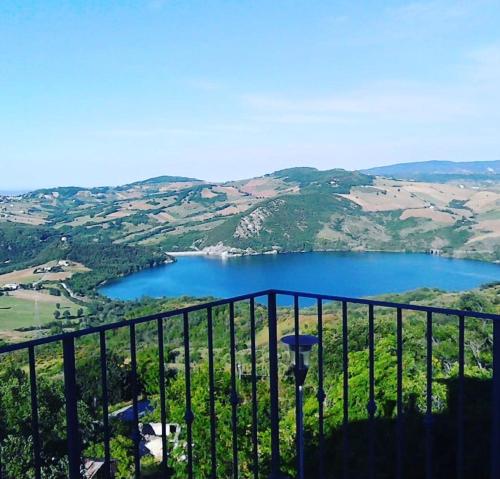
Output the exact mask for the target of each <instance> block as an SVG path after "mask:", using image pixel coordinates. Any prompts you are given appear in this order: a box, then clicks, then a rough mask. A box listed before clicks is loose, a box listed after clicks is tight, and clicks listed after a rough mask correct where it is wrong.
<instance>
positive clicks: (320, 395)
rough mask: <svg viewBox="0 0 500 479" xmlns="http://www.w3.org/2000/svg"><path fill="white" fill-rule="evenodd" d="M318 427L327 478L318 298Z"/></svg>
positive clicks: (319, 305)
mask: <svg viewBox="0 0 500 479" xmlns="http://www.w3.org/2000/svg"><path fill="white" fill-rule="evenodd" d="M317 313H318V427H319V431H318V432H319V478H320V479H323V478H324V476H325V431H324V402H325V390H324V384H323V301H322V300H321V299H320V298H318V303H317Z"/></svg>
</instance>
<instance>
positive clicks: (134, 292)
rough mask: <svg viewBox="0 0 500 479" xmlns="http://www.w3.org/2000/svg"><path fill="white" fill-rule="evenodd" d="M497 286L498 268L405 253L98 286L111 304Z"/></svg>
mask: <svg viewBox="0 0 500 479" xmlns="http://www.w3.org/2000/svg"><path fill="white" fill-rule="evenodd" d="M492 281H500V265H499V264H493V263H485V262H480V261H470V260H461V259H449V258H443V257H440V256H432V255H427V254H407V253H335V252H314V253H290V254H279V255H260V256H245V257H237V258H227V259H221V258H217V257H206V256H191V257H179V258H178V261H177V262H176V263H174V264H169V265H164V266H160V267H157V268H153V269H149V270H145V271H141V272H139V273H134V274H132V275H130V276H127V277H125V278H121V279H119V280H117V281H114V282H112V283H109V284H107V285H105V286H103V287H102V288H101V289H100V291H101V293H103V294H105V295H107V296H109V297H111V298H114V299H123V300H127V299H137V298H141V297H145V296H149V297H156V298H157V297H162V296H164V297H176V296H184V295H186V296H195V297H205V296H215V297H231V296H237V295H240V294H245V293H250V292H253V291H259V290H264V289H269V288H275V289H287V290H297V291H306V292H311V293H321V294H332V295H339V296H351V297H358V296H371V295H377V294H382V293H397V292H403V291H409V290H412V289H416V288H421V287H431V288H440V289H443V290H445V291H461V290H466V289H472V288H475V287H477V286H480V285H481V284H485V283H489V282H492Z"/></svg>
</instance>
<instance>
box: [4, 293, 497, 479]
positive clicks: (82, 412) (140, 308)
mask: <svg viewBox="0 0 500 479" xmlns="http://www.w3.org/2000/svg"><path fill="white" fill-rule="evenodd" d="M499 291H500V286H498V285H491V286H487V287H484V288H482V289H481V290H478V291H475V292H471V293H465V294H461V295H460V294H454V295H450V294H444V293H442V292H439V291H436V290H419V291H416V292H414V293H408V294H404V295H397V296H396V295H395V296H386V297H384V299H387V300H397V301H400V302H414V303H425V304H441V305H442V304H443V303H445V304H446V305H447V306H450V307H457V308H460V309H466V310H468V309H472V310H479V311H485V312H497V313H498V312H500V295H499ZM192 303H193V300H189V298H183V299H178V300H168V301H167V300H145V301H141V302H135V303H122V302H114V301H106V302H104V303H99V304H96V305H95V306H94V307H93V309H92V308H91V311H90V314H89V316H88V317H87V318H86V323H85V324H82V327H84V326H87V325H98V324H102V323H103V322H109V321H116V320H117V319H130V318H133V317H137V316H142V315H145V314H150V313H155V312H157V311H162V310H165V309H173V308H177V307H180V306H182V305H186V304H192ZM323 317H324V335H323V338H324V371H325V377H324V380H325V384H324V389H325V392H326V401H325V403H324V404H325V413H324V414H325V445H324V447H325V453H326V457H327V458H328V460H327V461H326V463H325V468H326V473H327V477H338V474H339V473H340V470H341V467H342V460H341V458H342V455H341V453H340V449H339V448H340V447H341V444H342V441H343V439H342V437H343V434H348V435H349V438H350V449H351V455H350V457H349V464H348V466H349V469H350V470H351V472H352V474H354V475H355V476H356V477H364V476H365V475H366V474H365V473H366V467H367V464H368V462H367V461H368V456H367V454H368V450H367V443H366V439H364V438H366V437H368V436H367V435H368V433H369V426H368V422H367V418H368V413H367V403H368V399H369V396H368V394H369V372H368V339H367V331H368V330H367V328H368V322H367V308H366V307H363V306H356V305H350V306H349V323H348V348H349V350H348V361H349V386H350V393H349V399H348V405H349V418H350V425H349V427H348V429H347V430H345V429H342V419H343V405H342V387H343V382H342V381H343V378H342V355H343V343H342V324H341V323H342V322H341V320H340V317H341V312H340V309H339V305H338V304H336V303H325V305H324V311H323ZM266 318H267V310H266V308H265V306H264V305H261V304H259V303H257V305H256V331H257V332H256V343H257V355H256V357H257V377H256V379H257V395H258V396H257V397H258V401H257V405H258V411H257V417H258V443H259V455H258V467H259V471H260V474H261V477H266V473H267V471H268V467H269V459H270V429H269V428H270V422H269V410H270V407H269V379H268V374H269V369H268V368H269V366H268V338H267V329H266V328H267V326H266V324H267V322H266ZM292 318H293V311H292V310H291V309H290V308H288V307H280V308H279V311H278V321H279V331H280V334H281V335H284V334H286V333H287V332H290V331H291V328H292V327H293V326H291V325H292V324H293V321H292ZM300 320H301V328H302V331H303V332H306V333H310V334H317V314H316V309H315V307H313V306H307V305H306V306H304V307H303V308H302V310H301V316H300ZM189 321H190V322H189V325H190V350H191V357H190V370H191V391H192V406H193V412H194V417H195V419H194V422H193V445H194V446H193V455H194V468H195V470H194V473H195V477H196V478H203V477H208V476H209V473H210V467H211V462H210V448H209V444H210V422H209V417H210V414H209V396H208V394H209V391H208V387H207V386H208V363H207V317H206V313H204V312H200V313H193V314H191V315H190V318H189ZM228 321H229V313H228V308H227V307H226V306H222V307H218V308H215V309H214V316H213V331H214V351H215V391H216V397H215V408H216V413H217V468H218V475H219V476H218V477H223V478H225V477H232V473H233V471H232V461H231V455H230V454H228V451H230V450H231V445H232V430H231V401H230V397H231V375H230V369H229V364H230V356H229V353H230V351H229V344H230V337H229V333H228V332H229V325H228ZM235 325H236V329H235V331H236V338H235V343H236V351H237V352H236V359H237V361H238V363H239V364H241V365H242V370H243V375H242V376H241V377H240V378H239V379H238V383H237V388H238V397H239V400H238V413H237V422H238V429H237V437H238V451H239V474H240V477H253V476H252V474H253V468H254V466H255V464H254V461H253V456H252V447H251V431H252V429H251V427H252V387H251V384H252V383H251V380H250V378H249V376H248V373H249V371H250V352H251V351H250V344H249V343H250V314H249V305H248V303H247V302H242V303H238V304H237V306H236V309H235ZM163 334H164V339H165V351H164V354H165V364H164V366H165V368H166V371H167V374H166V389H165V393H166V408H167V418H168V422H170V423H179V424H181V425H182V433H181V442H180V443H179V445H178V446H177V447H171V448H170V449H169V451H168V452H169V467H171V468H172V471H173V476H172V477H174V478H176V479H177V478H178V479H180V478H185V477H186V466H187V464H186V460H185V454H186V443H185V441H186V428H185V419H184V415H185V402H184V397H185V396H184V394H185V376H184V367H185V364H184V350H183V323H182V318H181V317H173V318H171V319H168V320H165V322H164V330H163ZM491 335H492V328H491V324H490V323H488V322H487V321H481V320H467V324H466V333H465V375H466V378H467V382H466V390H465V391H466V398H468V400H467V406H466V407H467V417H468V420H467V423H466V426H465V427H466V431H467V435H466V447H467V448H468V449H467V450H468V454H467V459H466V470H467V471H468V472H467V474H466V477H471V478H472V477H485V475H486V469H487V467H488V466H487V464H488V454H489V453H488V448H487V447H486V445H487V444H488V443H489V417H490V416H489V414H490V411H489V406H488V404H489V395H490V393H489V387H490V386H489V380H490V378H491V366H492V364H491V360H492V352H491V337H492V336H491ZM432 344H433V353H432V354H433V355H432V364H433V380H434V384H433V396H432V411H433V414H434V417H435V426H434V434H435V439H434V441H435V443H434V444H435V451H436V452H435V463H434V468H435V470H434V472H435V477H443V478H445V477H450V476H449V472H450V470H451V468H454V467H455V466H454V461H455V458H454V456H453V454H452V452H450V451H453V448H454V446H452V447H450V444H454V441H455V440H456V437H455V429H454V428H455V423H456V417H455V415H454V414H455V413H454V411H455V410H456V379H457V375H458V320H457V318H454V317H444V316H443V317H439V316H437V317H435V323H434V328H433V336H432ZM107 345H108V357H107V361H108V362H107V372H108V391H109V400H110V403H111V405H112V406H111V409H112V410H116V409H117V408H119V407H120V406H123V405H124V404H129V403H130V401H131V394H132V391H131V387H130V384H131V382H130V375H131V363H130V349H129V348H130V344H129V331H128V328H126V327H124V328H122V329H121V330H117V331H113V332H110V333H108V334H107ZM425 345H426V333H425V315H422V314H421V313H418V312H410V311H408V312H405V314H404V345H403V351H404V355H403V363H404V373H403V391H404V396H403V397H404V412H405V414H404V416H405V429H406V443H405V451H406V453H405V468H406V473H405V477H415V478H417V477H422V476H423V460H422V458H423V455H424V449H423V444H424V441H423V434H424V412H425V407H426V405H425V384H426V362H425V351H426V348H425ZM36 356H37V373H38V377H37V380H38V384H37V385H38V393H39V411H40V430H41V432H42V437H43V455H42V462H43V471H44V472H43V477H44V478H54V479H55V478H63V477H66V467H67V460H66V457H65V451H66V443H65V417H64V391H63V389H64V388H63V383H62V380H61V369H62V358H61V349H60V347H59V346H54V345H53V346H44V347H38V348H37V349H36ZM98 358H99V349H98V338H97V337H93V336H86V337H83V338H80V339H79V340H78V341H77V382H78V384H79V391H80V396H79V409H78V412H79V417H80V421H81V423H82V429H81V433H82V446H83V449H84V454H85V457H93V458H99V457H103V435H102V434H103V431H102V412H101V411H102V410H101V406H102V403H101V398H102V391H101V386H100V384H101V382H100V379H101V372H100V365H99V360H98ZM0 361H1V363H0V397H1V404H0V409H1V414H0V440H1V453H0V454H1V463H2V467H3V468H4V471H3V472H4V476H3V477H6V478H7V479H14V478H18V477H28V478H29V477H34V475H33V463H32V448H33V443H32V437H31V424H30V411H31V410H30V403H29V397H30V381H29V377H28V375H27V369H26V367H25V364H26V361H27V358H26V355H25V354H24V353H13V354H7V355H3V356H2V358H1V360H0ZM288 364H289V361H288V359H287V353H286V351H285V350H284V349H283V348H282V347H281V346H280V349H279V369H280V374H279V378H280V386H279V387H280V417H281V424H280V428H281V454H282V459H283V470H284V471H285V472H289V473H290V472H291V471H293V470H294V460H295V459H294V458H295V450H294V436H295V433H294V431H295V406H294V405H295V397H294V387H293V377H292V374H291V371H290V370H289V367H288ZM396 368H397V364H396V322H395V314H394V311H389V310H387V309H385V308H376V310H375V384H376V386H375V402H376V406H377V409H376V414H375V418H376V433H375V434H376V436H375V437H376V438H377V440H376V451H377V468H378V475H379V476H378V477H392V475H393V472H394V471H393V467H394V454H395V441H396V438H395V435H394V434H395V415H396V377H397V370H396ZM137 373H138V390H139V395H140V398H143V399H146V398H147V399H148V400H149V401H150V403H151V404H152V406H153V408H152V410H151V411H150V412H149V413H148V415H147V416H146V417H144V418H143V419H141V422H149V421H159V418H160V408H159V397H160V396H159V392H160V391H159V365H158V349H157V330H156V322H153V323H151V324H148V323H146V324H142V325H139V326H138V327H137ZM317 377H318V369H317V357H316V352H315V353H314V354H313V358H312V366H311V370H310V372H309V375H308V378H307V381H306V390H305V408H304V410H305V427H306V443H307V450H308V453H307V464H306V467H307V471H308V473H307V477H315V474H316V473H317V467H318V465H319V463H320V462H319V459H320V457H319V450H318V441H319V435H318V434H319V430H318V400H317V397H316V395H317ZM472 397H473V398H474V400H472ZM469 399H470V400H469ZM111 427H112V439H111V454H112V457H113V458H114V459H116V460H117V466H118V473H117V477H118V478H122V479H126V478H131V477H133V469H134V467H133V450H134V443H133V441H132V439H131V437H133V435H132V429H131V427H132V425H131V424H130V423H127V422H124V421H120V420H112V422H111ZM445 444H446V447H445V446H444V445H445ZM445 449H446V450H445ZM142 472H143V476H144V477H161V476H160V470H159V465H158V464H157V463H155V462H154V461H153V459H152V457H151V456H145V457H144V458H143V459H142Z"/></svg>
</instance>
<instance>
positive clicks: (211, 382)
mask: <svg viewBox="0 0 500 479" xmlns="http://www.w3.org/2000/svg"><path fill="white" fill-rule="evenodd" d="M207 328H208V387H209V396H210V399H209V401H210V405H209V407H210V460H211V469H212V471H211V474H212V475H211V478H212V479H215V478H216V477H217V436H216V433H217V424H216V420H217V417H216V413H215V376H214V337H213V314H212V308H211V307H209V308H207Z"/></svg>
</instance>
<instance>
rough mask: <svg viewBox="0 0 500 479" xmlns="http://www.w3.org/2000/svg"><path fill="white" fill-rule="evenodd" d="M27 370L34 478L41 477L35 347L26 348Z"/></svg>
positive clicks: (39, 478)
mask: <svg viewBox="0 0 500 479" xmlns="http://www.w3.org/2000/svg"><path fill="white" fill-rule="evenodd" d="M28 355H29V371H30V389H31V434H32V436H33V460H34V467H35V479H41V477H42V470H41V467H42V466H41V460H40V430H39V421H38V391H37V382H36V364H35V348H34V346H30V347H29V348H28Z"/></svg>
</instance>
